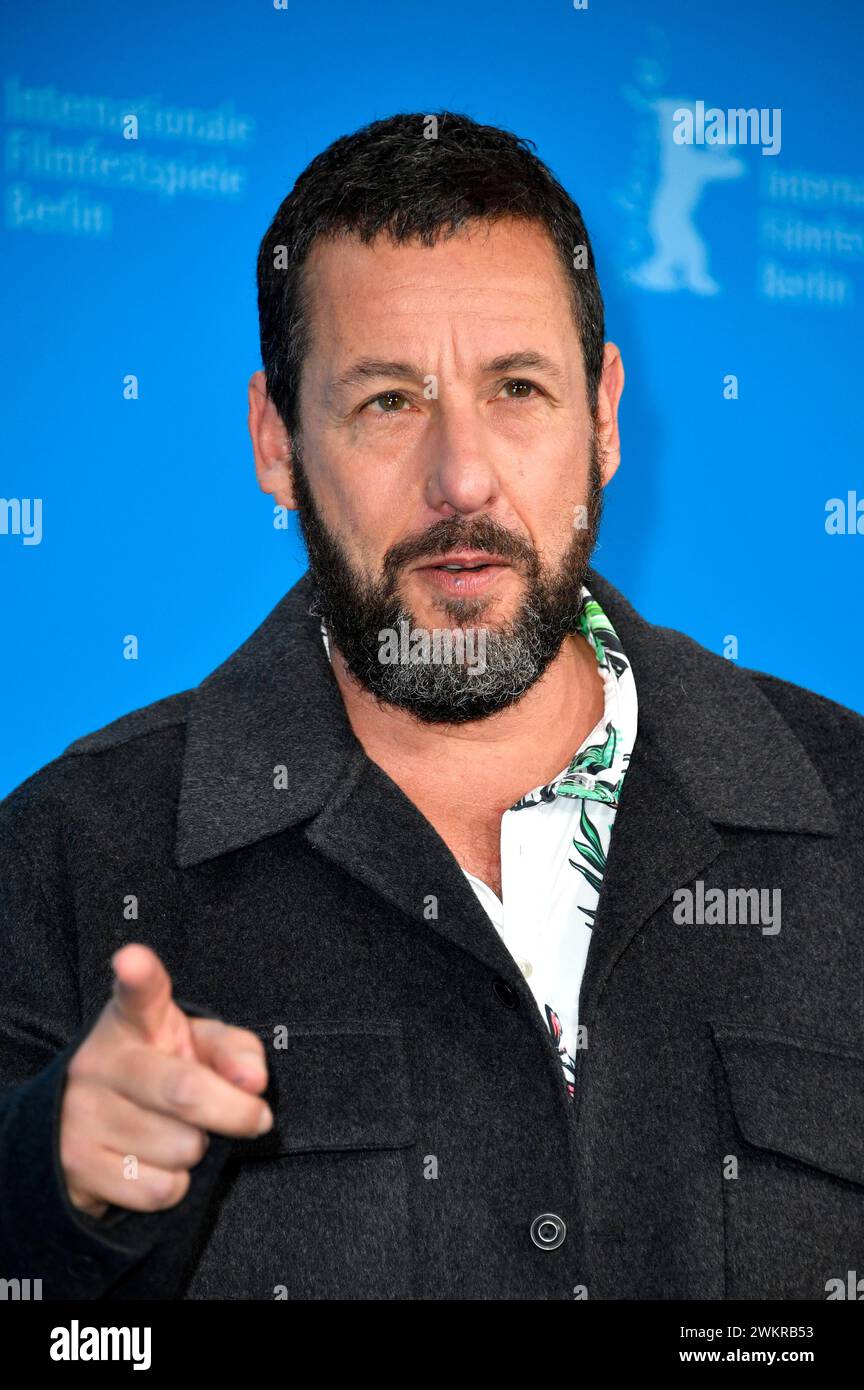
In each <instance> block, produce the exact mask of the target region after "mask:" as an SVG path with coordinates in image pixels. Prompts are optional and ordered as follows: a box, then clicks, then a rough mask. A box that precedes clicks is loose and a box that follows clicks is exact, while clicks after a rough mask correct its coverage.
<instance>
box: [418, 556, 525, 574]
mask: <svg viewBox="0 0 864 1390" xmlns="http://www.w3.org/2000/svg"><path fill="white" fill-rule="evenodd" d="M509 563H510V562H509V560H505V559H503V558H502V557H501V556H500V555H487V554H486V553H485V552H481V553H480V554H467V555H466V554H465V553H464V552H463V551H460V552H459V553H458V554H454V553H452V552H451V553H450V554H447V555H443V556H442V557H441V558H440V559H438V560H427V561H426V562H425V563H424V564H422V565H419V566H418V568H419V569H441V570H450V571H452V572H454V573H455V572H458V571H460V570H482V569H488V568H490V567H491V566H495V567H496V568H500V567H501V566H502V565H509Z"/></svg>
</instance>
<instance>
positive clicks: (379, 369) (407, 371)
mask: <svg viewBox="0 0 864 1390" xmlns="http://www.w3.org/2000/svg"><path fill="white" fill-rule="evenodd" d="M382 376H383V377H389V378H391V380H392V379H393V378H398V379H399V380H400V381H406V380H411V381H423V380H424V378H425V377H426V376H428V372H424V371H423V369H422V368H421V367H418V366H417V364H416V362H390V361H385V360H384V359H383V358H380V357H361V358H360V360H359V361H358V362H354V363H352V365H351V366H350V367H349V368H348V370H347V371H345V372H343V373H342V374H341V376H337V377H335V378H334V379H333V381H331V382H330V385H329V387H328V394H329V392H332V391H339V390H341V389H343V388H344V387H346V386H362V385H363V383H364V381H377V380H378V379H379V378H380V377H382Z"/></svg>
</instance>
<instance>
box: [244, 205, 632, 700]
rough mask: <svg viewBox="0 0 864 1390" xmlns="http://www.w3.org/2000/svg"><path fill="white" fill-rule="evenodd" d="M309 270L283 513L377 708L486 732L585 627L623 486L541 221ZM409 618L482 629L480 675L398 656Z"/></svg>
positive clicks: (313, 261) (344, 255)
mask: <svg viewBox="0 0 864 1390" xmlns="http://www.w3.org/2000/svg"><path fill="white" fill-rule="evenodd" d="M577 273H578V272H577ZM306 275H307V284H308V287H309V319H310V322H311V344H310V349H309V352H308V354H307V357H306V359H305V362H304V366H303V374H302V382H301V392H300V403H299V418H300V421H301V432H302V437H300V436H295V438H294V440H293V441H292V446H293V449H292V451H293V466H294V475H293V480H292V481H293V485H292V487H291V489H290V497H286V498H285V500H286V501H287V502H288V504H289V505H295V506H297V507H298V509H299V512H300V520H301V525H302V527H303V530H304V535H305V538H306V541H307V547H308V549H309V555H310V568H311V571H312V575H313V579H314V581H315V583H316V588H317V593H318V599H317V603H318V611H319V612H320V613H321V615H322V617H323V618H324V619H325V621H326V623H327V625H328V628H329V629H330V632H331V636H332V638H333V640H334V641H335V643H336V645H337V647H338V648H339V650H340V652H341V653H342V655H343V656H344V658H345V660H346V663H347V665H348V668H349V670H350V671H351V672H352V674H353V675H354V676H355V677H356V678H357V679H358V680H359V681H360V682H361V683H362V684H363V685H364V686H365V687H366V688H367V689H369V690H371V691H372V692H373V693H374V694H376V695H377V696H379V697H380V698H382V699H384V700H388V701H390V702H391V703H393V704H396V705H399V706H400V707H402V708H405V709H409V710H411V711H412V712H413V713H414V714H416V715H418V716H419V717H421V718H424V719H428V720H445V721H448V720H449V721H454V722H455V721H460V720H465V719H473V718H478V717H483V716H484V715H487V714H489V713H492V712H494V711H495V710H496V709H501V708H503V707H504V706H506V705H507V704H510V703H512V702H513V701H514V700H515V699H518V698H520V696H521V695H522V694H524V693H525V691H526V690H527V689H528V688H530V685H531V684H533V682H534V681H535V680H536V679H537V678H538V677H539V676H540V675H541V674H542V672H543V671H544V670H545V669H546V667H547V666H548V664H549V662H550V661H551V660H552V659H553V658H554V656H555V655H556V654H557V652H558V650H559V648H560V645H561V642H562V640H563V638H564V636H565V634H566V633H567V632H572V631H573V629H574V627H575V622H576V616H577V614H578V609H579V595H580V590H581V586H582V582H583V579H584V574H585V569H586V567H587V564H588V560H589V556H590V552H591V548H592V546H593V542H594V536H595V533H596V526H597V522H598V520H599V513H600V495H601V486H602V483H604V482H605V481H607V479H608V476H609V475H611V471H614V467H613V468H607V470H606V471H605V473H604V467H603V466H604V463H606V462H607V459H606V453H605V448H604V444H605V441H606V440H607V439H608V438H609V437H610V434H609V430H608V428H606V427H605V426H604V428H603V429H602V430H600V431H598V430H597V428H596V426H595V420H594V419H593V418H592V416H591V412H590V410H589V406H588V400H587V391H586V383H585V375H584V368H583V363H582V347H581V343H580V338H579V333H578V329H577V326H576V323H575V321H574V318H573V313H572V305H571V299H570V293H569V287H568V285H567V282H566V278H565V276H564V273H563V270H562V268H561V266H560V263H559V261H558V257H557V253H556V251H555V248H554V247H553V245H552V243H551V241H550V240H549V238H548V236H547V235H546V233H545V231H544V230H543V229H542V228H541V227H539V226H537V225H534V224H528V223H525V222H519V221H507V222H499V223H495V224H491V225H490V224H482V223H481V224H474V225H472V227H471V228H470V229H468V230H467V231H465V232H461V233H459V234H458V235H457V236H454V237H451V238H447V239H442V240H440V241H439V242H438V243H437V244H436V245H435V246H434V247H431V248H430V247H424V246H422V245H420V244H413V243H412V244H409V245H397V244H394V243H393V242H391V241H390V239H389V238H388V237H386V236H382V237H379V238H378V239H377V240H376V241H375V242H373V243H372V244H371V245H369V246H364V245H363V244H362V243H361V242H359V241H357V240H354V239H345V240H340V241H336V242H329V241H328V242H322V243H319V244H318V245H317V246H316V247H314V248H313V251H312V254H311V256H310V258H309V261H308V262H307V266H306ZM619 389H620V388H619ZM603 400H604V402H605V401H606V397H605V396H604V398H603ZM615 404H617V395H616V396H615ZM613 414H614V408H613ZM616 439H617V436H616ZM268 490H270V491H273V492H274V494H275V495H277V496H278V495H279V494H278V491H277V489H276V488H275V486H272V485H271V486H270V487H269V488H268ZM402 620H407V621H408V623H409V624H410V627H411V629H412V630H416V629H425V630H427V631H430V632H431V631H433V630H434V629H436V628H437V629H441V628H449V629H453V628H461V629H463V630H465V631H467V630H468V629H469V628H470V629H473V630H474V632H475V634H477V633H478V631H482V632H483V634H484V638H485V644H484V645H485V659H484V669H483V671H482V672H480V671H478V670H473V671H472V670H470V669H468V666H467V664H464V663H463V664H462V665H459V664H455V665H454V664H451V665H446V664H437V665H436V664H435V663H434V661H433V662H423V661H421V662H419V663H416V664H413V663H412V664H409V665H400V664H398V663H397V664H390V663H388V662H386V661H382V660H381V659H380V658H381V645H382V644H381V637H380V634H381V632H382V630H383V629H390V628H397V627H398V625H399V622H400V621H402Z"/></svg>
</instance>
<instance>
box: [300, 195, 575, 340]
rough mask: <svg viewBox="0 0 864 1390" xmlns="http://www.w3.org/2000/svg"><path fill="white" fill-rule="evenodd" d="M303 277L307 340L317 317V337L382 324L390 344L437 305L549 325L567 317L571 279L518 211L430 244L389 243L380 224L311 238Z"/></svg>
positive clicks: (489, 321)
mask: <svg viewBox="0 0 864 1390" xmlns="http://www.w3.org/2000/svg"><path fill="white" fill-rule="evenodd" d="M305 281H306V290H307V304H308V307H309V310H310V318H311V320H312V322H311V323H310V327H311V328H312V338H313V340H314V339H315V338H316V336H317V335H316V333H315V325H316V321H317V326H318V327H319V328H324V329H325V336H330V334H331V333H335V334H336V335H338V336H339V337H343V336H344V334H345V333H346V332H348V333H350V336H351V337H352V338H354V337H356V335H358V334H359V335H360V336H363V333H364V330H365V329H366V328H367V327H369V328H372V327H373V326H374V328H375V331H376V332H380V330H381V329H382V328H383V327H386V328H387V329H388V332H392V336H393V341H394V343H395V342H397V341H398V339H399V336H400V333H401V332H403V331H404V330H405V329H406V328H407V327H408V320H410V319H413V320H414V321H415V326H418V327H421V328H422V326H423V325H424V324H425V323H426V322H427V321H428V324H429V327H432V326H433V322H432V321H433V320H434V316H435V315H436V314H443V315H449V314H460V313H462V314H464V315H465V316H466V321H467V322H468V323H469V324H470V322H471V320H472V318H475V317H476V318H477V320H478V321H479V322H482V323H483V326H484V328H487V329H488V328H494V326H495V324H496V323H500V324H501V326H502V328H504V329H505V330H506V329H507V327H508V325H509V324H515V323H517V322H518V321H520V320H522V321H526V320H528V321H531V320H533V321H535V322H536V323H537V324H538V325H544V324H545V325H546V326H547V327H549V326H551V325H550V324H549V320H550V318H551V319H552V320H554V321H555V322H556V324H557V325H560V322H561V321H562V320H563V319H565V318H569V317H571V316H572V297H571V290H570V286H569V285H568V283H567V280H566V275H565V272H564V268H563V266H562V264H561V260H560V257H559V255H558V251H557V249H556V247H555V245H554V244H553V242H552V240H551V238H550V236H549V234H548V232H547V231H546V229H545V228H544V227H543V226H542V225H540V224H537V223H533V222H528V221H524V220H517V219H506V221H504V220H502V221H499V222H493V223H480V224H478V223H472V224H470V225H469V226H468V227H466V228H464V229H462V230H461V231H459V232H457V233H455V234H453V235H450V236H441V237H439V239H438V240H437V241H436V242H435V243H434V245H432V246H426V245H424V244H423V243H422V242H421V241H420V240H419V239H417V238H414V239H412V240H411V241H408V242H404V243H400V242H396V241H394V240H393V239H392V238H391V237H390V236H389V235H388V234H387V233H381V234H379V236H377V237H376V238H375V239H374V240H373V241H371V242H368V243H364V242H363V241H362V240H361V239H360V238H359V237H355V236H342V237H339V238H327V239H320V240H319V241H318V242H316V243H315V244H314V246H313V248H312V250H311V252H310V255H309V257H308V258H307V261H306V268H305ZM359 310H362V314H358V311H359ZM400 321H401V322H400ZM328 330H329V332H328ZM319 341H320V339H319ZM502 349H503V345H502ZM376 355H380V353H379V350H378V349H377V348H376Z"/></svg>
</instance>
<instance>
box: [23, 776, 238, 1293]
mask: <svg viewBox="0 0 864 1390" xmlns="http://www.w3.org/2000/svg"><path fill="white" fill-rule="evenodd" d="M43 772H44V770H43ZM39 784H40V774H36V777H35V778H31V779H30V780H29V781H28V782H25V783H23V784H22V786H21V787H19V788H18V789H17V790H16V791H15V792H13V793H12V794H11V795H10V796H8V797H7V798H6V799H5V801H3V802H2V803H0V1272H2V1274H3V1277H4V1278H5V1279H7V1280H11V1279H22V1280H23V1279H30V1280H36V1279H39V1280H41V1281H42V1285H41V1289H42V1298H43V1299H99V1298H109V1299H138V1298H142V1299H143V1298H178V1297H182V1289H183V1284H184V1282H185V1278H186V1275H187V1274H188V1272H189V1267H190V1263H191V1261H192V1260H193V1259H194V1256H195V1253H196V1249H197V1244H198V1239H199V1237H200V1233H201V1230H202V1228H203V1226H204V1223H205V1219H206V1216H207V1213H208V1210H209V1208H210V1206H211V1205H212V1202H213V1200H214V1197H215V1194H216V1192H217V1190H218V1188H219V1183H220V1177H221V1176H222V1172H223V1169H224V1166H225V1162H226V1160H227V1159H228V1157H229V1156H230V1153H231V1151H232V1148H233V1147H234V1141H233V1140H232V1139H228V1138H225V1137H224V1136H222V1135H211V1139H210V1145H209V1147H208V1149H207V1152H206V1153H205V1155H204V1157H203V1158H202V1160H201V1162H200V1163H198V1164H197V1165H196V1167H195V1168H193V1169H192V1171H191V1182H190V1185H189V1190H188V1191H187V1193H186V1196H185V1197H184V1198H183V1200H182V1201H181V1202H179V1203H178V1204H177V1205H176V1206H175V1207H171V1208H169V1209H168V1210H166V1211H161V1212H130V1211H128V1210H126V1209H124V1208H121V1207H109V1208H108V1211H107V1212H106V1213H105V1215H104V1216H103V1217H102V1218H100V1219H96V1218H94V1217H90V1216H87V1215H85V1214H84V1213H83V1212H80V1211H78V1210H77V1209H76V1208H75V1207H74V1206H73V1205H72V1203H71V1201H70V1200H69V1196H68V1194H67V1190H66V1183H65V1180H64V1177H63V1172H62V1167H61V1162H60V1112H61V1106H62V1101H63V1093H64V1089H65V1085H66V1074H67V1067H68V1064H69V1062H70V1060H71V1058H72V1056H73V1055H74V1053H75V1051H76V1049H77V1048H78V1046H79V1044H80V1043H81V1041H82V1040H83V1039H84V1038H85V1037H86V1035H87V1033H88V1032H89V1030H90V1028H91V1027H92V1025H93V1023H94V1022H95V1017H93V1018H87V1019H84V1018H82V1016H81V1008H80V1000H79V991H78V973H77V967H76V940H75V933H74V928H73V926H72V924H71V921H70V918H71V915H72V914H71V912H70V910H69V907H68V892H67V889H66V885H65V882H64V880H65V873H64V863H63V847H62V843H61V837H60V831H59V826H58V825H57V816H56V815H55V814H54V813H53V811H52V809H51V804H50V800H49V799H48V798H46V797H45V795H44V787H43V788H42V791H41V792H40V791H39V790H38V788H39ZM178 1003H179V1004H180V1007H181V1008H183V1009H185V1010H186V1012H188V1013H190V1014H198V1015H204V1016H209V1015H207V1014H206V1011H204V1010H200V1009H196V1008H195V1006H194V1005H192V1004H189V1003H187V1002H185V1001H181V1000H178Z"/></svg>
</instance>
